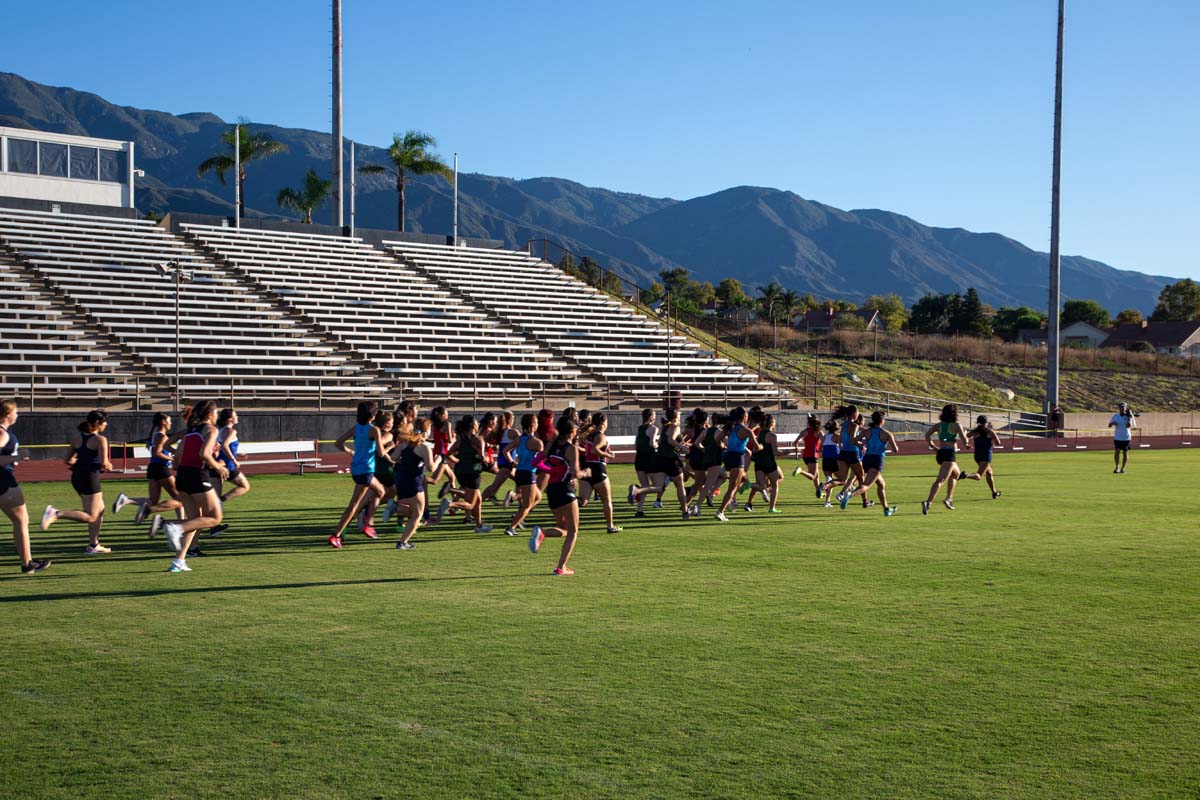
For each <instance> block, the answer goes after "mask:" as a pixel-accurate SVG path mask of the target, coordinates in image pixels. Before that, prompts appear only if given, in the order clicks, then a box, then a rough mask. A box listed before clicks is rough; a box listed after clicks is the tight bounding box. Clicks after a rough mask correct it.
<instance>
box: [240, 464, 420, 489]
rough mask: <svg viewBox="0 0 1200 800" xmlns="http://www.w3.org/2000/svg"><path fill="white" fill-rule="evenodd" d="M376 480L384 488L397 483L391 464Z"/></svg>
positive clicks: (376, 475)
mask: <svg viewBox="0 0 1200 800" xmlns="http://www.w3.org/2000/svg"><path fill="white" fill-rule="evenodd" d="M229 480H233V473H232V472H231V473H229ZM375 480H377V481H379V482H380V483H381V484H383V485H384V486H391V485H392V484H393V483H395V482H396V476H395V474H394V471H393V469H392V465H391V464H387V463H386V462H385V466H384V467H383V469H380V468H378V467H376V468H375Z"/></svg>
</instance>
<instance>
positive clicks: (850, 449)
mask: <svg viewBox="0 0 1200 800" xmlns="http://www.w3.org/2000/svg"><path fill="white" fill-rule="evenodd" d="M841 446H842V450H841V452H843V453H857V452H858V444H857V443H856V442H855V441H854V437H853V436H852V435H850V423H849V422H847V423H845V424H844V425H842V445H841Z"/></svg>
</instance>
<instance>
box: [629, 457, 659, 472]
mask: <svg viewBox="0 0 1200 800" xmlns="http://www.w3.org/2000/svg"><path fill="white" fill-rule="evenodd" d="M656 462H657V459H656V458H655V457H654V456H643V455H639V456H635V457H634V459H633V468H634V469H635V470H637V471H638V472H645V473H647V474H649V473H651V472H657V471H658V464H657V463H656Z"/></svg>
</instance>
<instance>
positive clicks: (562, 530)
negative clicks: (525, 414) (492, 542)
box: [529, 417, 580, 575]
mask: <svg viewBox="0 0 1200 800" xmlns="http://www.w3.org/2000/svg"><path fill="white" fill-rule="evenodd" d="M555 429H556V432H557V435H556V436H555V437H554V440H553V441H552V442H551V443H550V446H549V448H547V450H546V455H545V457H544V458H542V459H535V461H534V464H535V466H537V467H538V469H539V470H542V469H545V471H546V474H547V475H549V476H550V480H549V483H547V485H546V502H547V504H548V505H549V506H550V508H551V510H552V511H554V526H553V527H549V528H543V527H541V526H539V525H534V526H533V530H532V531H531V533H530V536H529V549H530V551H531V552H534V553H537V552H538V551H539V550H541V549H542V542H543V541H545V539H546V537H551V538H562V540H563V546H562V552H561V553H560V554H559V556H558V566H557V567H555V568H554V574H555V575H574V574H575V570H573V569H571V568H570V567H568V566H567V561H569V560H570V558H571V553H572V552H573V551H574V550H575V539H576V538H577V537H578V535H579V505H578V504H577V503H576V498H575V477H576V476H577V475H579V474H580V467H579V450H578V448H576V447H575V433H576V430H577V429H576V426H575V423H574V422H573V421H572V420H571V419H570V418H569V417H563V418H562V419H560V420H559V421H558V424H557V425H556V426H555Z"/></svg>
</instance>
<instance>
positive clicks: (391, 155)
mask: <svg viewBox="0 0 1200 800" xmlns="http://www.w3.org/2000/svg"><path fill="white" fill-rule="evenodd" d="M431 147H437V140H436V139H434V138H433V137H432V136H430V135H429V134H428V133H421V132H420V131H408V132H407V133H405V134H404V136H401V135H400V134H398V133H396V134H393V135H392V146H391V147H389V148H388V151H387V155H388V160H389V161H391V162H392V163H391V166H384V165H383V164H364V165H363V166H361V167H359V168H358V171H359V172H361V173H363V174H364V175H383V174H387V175H391V176H393V177H395V179H396V193H397V194H398V195H399V197H400V204H399V206H398V208H397V211H396V230H398V231H400V232H401V233H404V179H405V176H407V175H409V174H412V175H441V176H442V177H443V178H446V179H447V180H449V178H450V168H449V167H448V166H446V162H445V161H442V159H441V157H440V156H438V154H437V153H433V152H430V150H429V148H431Z"/></svg>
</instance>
